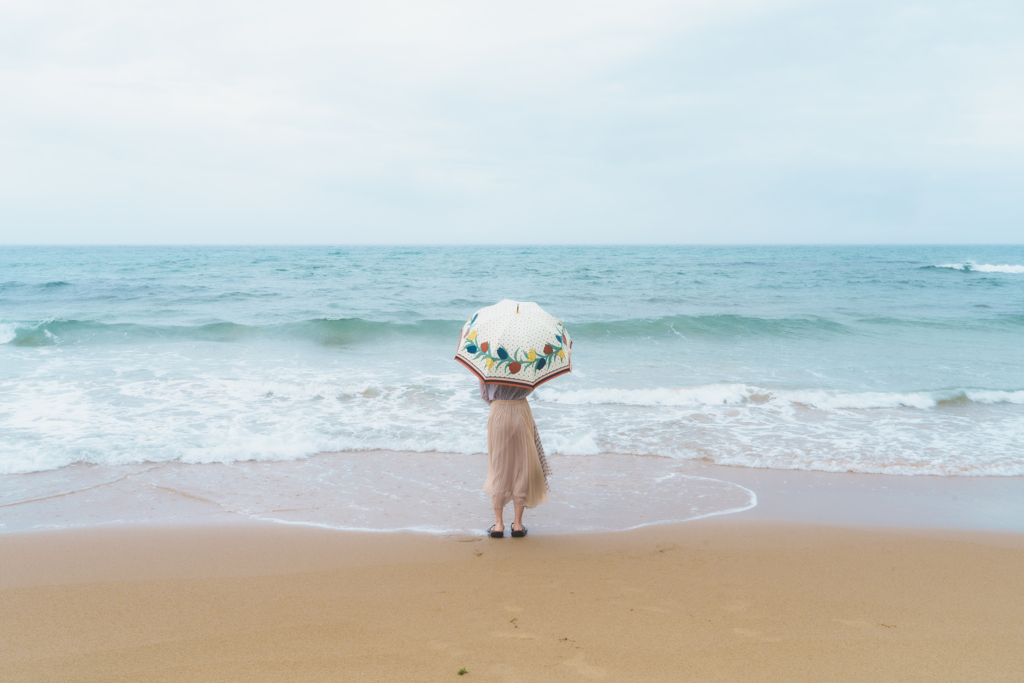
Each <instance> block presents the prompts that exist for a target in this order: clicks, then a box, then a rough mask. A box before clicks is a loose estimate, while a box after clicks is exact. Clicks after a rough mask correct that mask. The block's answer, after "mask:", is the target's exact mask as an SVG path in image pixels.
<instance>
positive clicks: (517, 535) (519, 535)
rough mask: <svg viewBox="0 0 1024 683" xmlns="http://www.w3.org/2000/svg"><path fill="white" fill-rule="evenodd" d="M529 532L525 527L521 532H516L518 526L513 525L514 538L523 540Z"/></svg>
mask: <svg viewBox="0 0 1024 683" xmlns="http://www.w3.org/2000/svg"><path fill="white" fill-rule="evenodd" d="M519 526H523V525H522V524H520V525H519ZM527 531H528V529H527V528H526V527H525V526H523V528H522V530H521V531H516V525H515V524H513V525H512V538H522V537H523V536H525V535H526V532H527Z"/></svg>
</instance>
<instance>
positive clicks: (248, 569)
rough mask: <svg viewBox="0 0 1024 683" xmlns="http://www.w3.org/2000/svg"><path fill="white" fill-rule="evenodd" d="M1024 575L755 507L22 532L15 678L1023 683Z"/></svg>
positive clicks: (986, 554)
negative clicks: (485, 520)
mask: <svg viewBox="0 0 1024 683" xmlns="http://www.w3.org/2000/svg"><path fill="white" fill-rule="evenodd" d="M538 514H539V513H538ZM1022 568H1024V536H1022V535H1019V534H1009V533H997V532H984V531H940V530H935V529H916V530H915V529H909V530H908V529H878V528H854V527H845V526H828V525H815V526H809V525H799V524H792V523H786V522H770V521H764V520H757V519H751V518H745V517H743V516H732V517H718V518H710V519H705V520H700V521H695V522H688V523H684V524H675V525H666V526H655V527H647V528H643V529H637V530H633V531H626V532H620V533H612V534H584V535H564V534H563V535H539V534H538V535H531V536H529V537H527V538H526V539H524V540H519V539H515V540H513V539H510V538H505V539H502V540H490V539H485V538H482V537H478V536H477V537H472V536H429V535H416V534H406V533H390V534H379V533H378V534H360V533H353V532H338V531H331V530H321V529H313V528H307V527H296V526H282V525H270V524H265V523H236V524H227V525H224V524H213V525H206V526H189V527H180V526H179V527H169V526H125V527H119V528H102V529H85V530H62V531H49V532H40V533H27V534H4V535H0V652H2V653H3V656H2V660H0V680H3V681H5V682H6V681H19V682H20V681H57V680H60V681H104V682H108V681H183V680H188V681H253V682H260V681H304V682H305V681H353V680H382V681H451V680H482V681H575V680H608V681H829V680H836V681H872V682H875V681H965V680H976V681H982V680H984V681H1020V680H1024V569H1022ZM460 668H465V669H466V670H467V671H468V673H467V674H466V676H465V677H464V678H460V677H459V676H458V675H457V672H458V670H459V669H460Z"/></svg>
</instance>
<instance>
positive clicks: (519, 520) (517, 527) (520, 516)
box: [512, 505, 526, 531]
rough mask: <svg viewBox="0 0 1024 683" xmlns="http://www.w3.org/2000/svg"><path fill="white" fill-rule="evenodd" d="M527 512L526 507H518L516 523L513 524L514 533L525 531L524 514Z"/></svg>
mask: <svg viewBox="0 0 1024 683" xmlns="http://www.w3.org/2000/svg"><path fill="white" fill-rule="evenodd" d="M525 510H526V506H525V505H522V506H520V505H516V521H514V522H512V531H522V530H523V512H524V511H525Z"/></svg>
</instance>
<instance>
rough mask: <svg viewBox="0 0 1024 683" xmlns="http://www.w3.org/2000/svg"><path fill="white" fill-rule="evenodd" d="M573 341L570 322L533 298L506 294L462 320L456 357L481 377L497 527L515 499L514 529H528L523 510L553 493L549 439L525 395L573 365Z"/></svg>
mask: <svg viewBox="0 0 1024 683" xmlns="http://www.w3.org/2000/svg"><path fill="white" fill-rule="evenodd" d="M571 356H572V341H571V340H570V339H569V333H568V332H566V330H565V325H563V324H562V322H561V321H560V320H558V319H557V318H555V317H554V316H552V315H550V314H549V313H547V312H545V311H544V310H543V309H542V308H541V307H540V306H538V305H537V304H535V303H533V302H530V301H511V300H509V299H505V300H504V301H500V302H498V303H496V304H495V305H493V306H487V307H485V308H481V309H480V310H479V311H477V312H476V313H475V314H474V315H473V317H472V318H470V319H469V320H467V321H466V324H465V325H463V326H462V334H460V335H459V346H458V347H457V349H456V351H455V360H456V361H458V362H459V363H461V364H462V365H464V366H465V367H466V369H468V370H469V371H470V372H472V373H473V374H474V375H476V377H477V379H478V380H480V398H482V399H483V400H484V401H486V402H487V404H488V405H490V407H491V413H490V417H489V418H488V419H487V481H486V483H485V484H484V490H485V491H487V493H489V494H491V507H493V508H494V526H492V527H491V528H490V529H488V530H487V533H488V534H490V536H491V537H492V538H501V537H503V536H504V535H505V522H504V520H503V519H502V515H503V512H504V509H505V506H506V505H508V504H509V503H510V502H511V503H512V504H513V505H514V506H515V521H514V522H513V523H512V536H513V537H516V538H522V537H523V536H525V535H526V527H524V526H523V511H524V510H525V509H526V508H532V507H535V506H537V505H540V504H541V503H543V502H544V501H546V500H547V499H548V479H547V478H548V475H549V474H550V470H549V469H548V462H547V458H546V457H545V455H544V446H542V445H541V443H540V435H539V434H538V433H537V426H536V425H535V424H534V423H533V414H532V413H531V412H530V404H529V403H528V402H527V400H526V397H527V396H529V395H530V393H532V392H533V390H534V389H535V388H537V387H538V386H540V385H541V384H543V383H544V382H547V381H549V380H552V379H554V378H555V377H560V376H561V375H564V374H566V373H569V372H572V358H571Z"/></svg>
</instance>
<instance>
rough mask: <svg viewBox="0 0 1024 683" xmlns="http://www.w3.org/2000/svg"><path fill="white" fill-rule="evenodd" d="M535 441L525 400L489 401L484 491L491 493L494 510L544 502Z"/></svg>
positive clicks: (542, 474)
mask: <svg viewBox="0 0 1024 683" xmlns="http://www.w3.org/2000/svg"><path fill="white" fill-rule="evenodd" d="M538 442H539V439H538V438H537V428H536V426H535V425H534V423H533V413H532V412H530V403H529V401H527V400H526V399H525V398H522V399H519V400H518V401H491V414H490V417H488V419H487V481H486V482H485V483H484V491H486V492H487V493H489V494H491V504H492V506H493V507H494V509H496V510H497V509H501V508H504V507H505V506H506V505H508V503H509V501H512V502H514V503H515V504H516V505H520V506H525V507H528V508H532V507H536V506H537V505H540V504H541V503H543V502H545V501H546V500H547V499H548V490H547V478H546V476H545V472H544V470H545V468H544V466H543V465H542V464H541V457H540V455H539V454H538V446H537V444H538Z"/></svg>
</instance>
